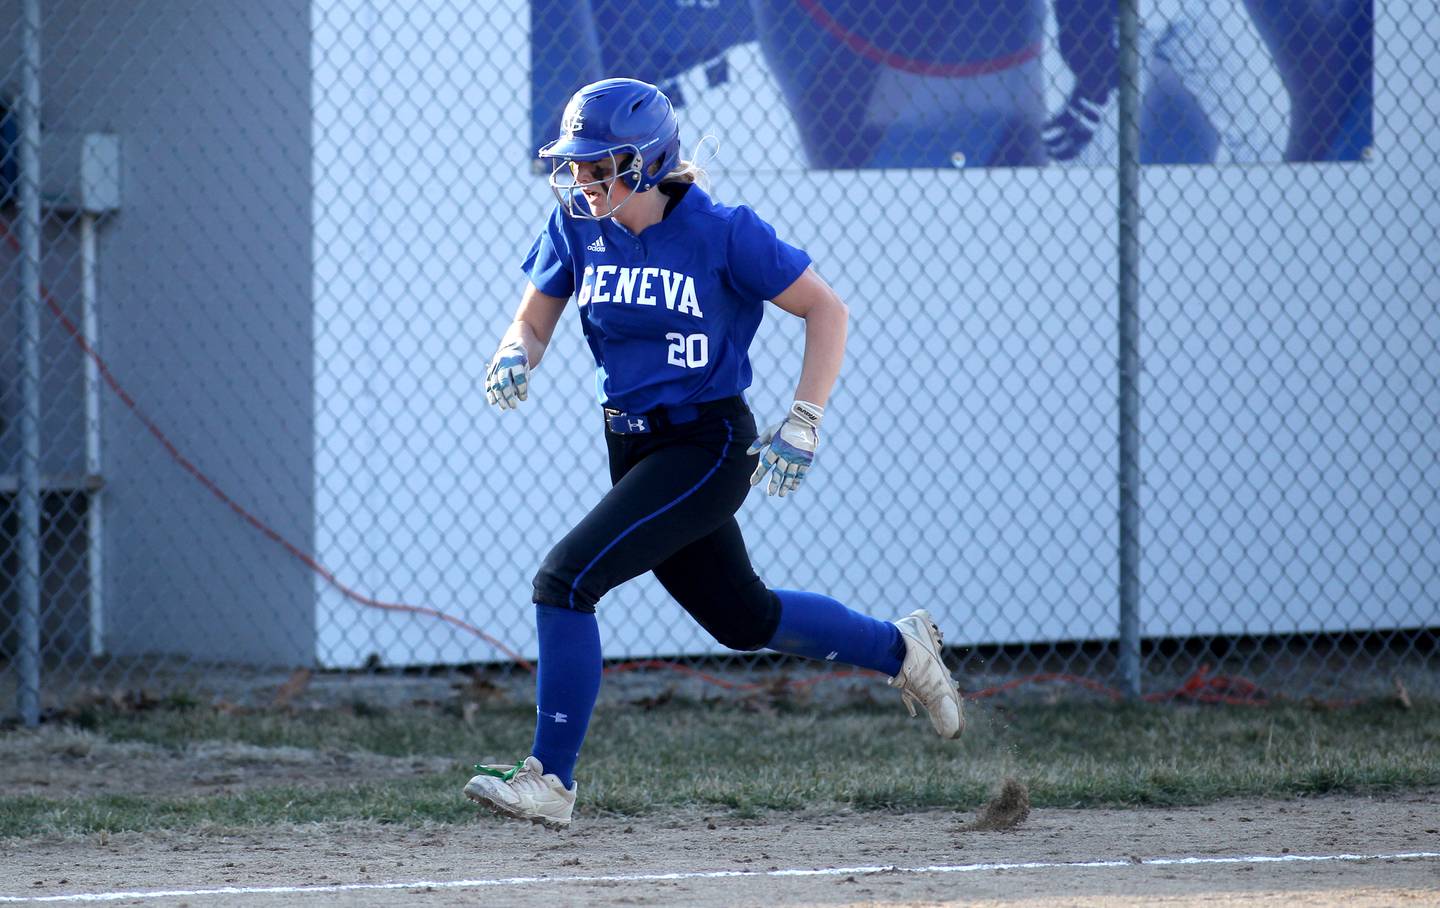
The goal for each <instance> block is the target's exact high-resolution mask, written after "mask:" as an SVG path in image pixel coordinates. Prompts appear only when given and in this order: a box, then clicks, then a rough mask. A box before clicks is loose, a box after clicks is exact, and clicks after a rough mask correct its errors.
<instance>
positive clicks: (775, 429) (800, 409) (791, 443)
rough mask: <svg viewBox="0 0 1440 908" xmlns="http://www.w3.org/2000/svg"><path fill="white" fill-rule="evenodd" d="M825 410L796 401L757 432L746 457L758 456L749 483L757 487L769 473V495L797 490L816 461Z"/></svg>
mask: <svg viewBox="0 0 1440 908" xmlns="http://www.w3.org/2000/svg"><path fill="white" fill-rule="evenodd" d="M824 415H825V408H824V407H822V406H819V405H818V404H812V403H808V402H806V401H803V400H797V401H795V403H793V404H791V405H790V412H789V413H788V414H787V415H786V416H785V418H784V419H782V420H781V421H780V422H778V423H776V424H775V425H773V426H771V427H770V428H768V429H766V430H765V431H764V432H761V433H760V437H759V438H757V439H755V443H754V444H752V445H751V446H750V447H749V449H747V450H746V452H745V453H746V454H759V455H760V464H759V466H757V467H756V468H755V472H754V473H752V474H751V475H750V484H751V485H752V486H753V485H758V484H759V482H760V480H761V479H763V478H764V477H765V474H766V473H769V474H770V487H769V490H768V491H769V494H771V495H779V496H780V497H781V498H784V497H785V496H786V495H787V494H789V493H790V492H793V491H795V490H796V489H798V488H800V483H801V482H802V481H803V480H804V479H805V474H806V473H808V472H809V471H810V464H812V463H814V462H815V448H816V447H817V446H818V445H819V444H820V418H821V417H822V416H824Z"/></svg>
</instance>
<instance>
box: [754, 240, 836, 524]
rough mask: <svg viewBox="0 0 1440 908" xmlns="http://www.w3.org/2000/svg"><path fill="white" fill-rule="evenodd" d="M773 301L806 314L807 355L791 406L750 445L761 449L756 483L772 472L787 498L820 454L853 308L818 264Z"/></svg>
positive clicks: (776, 488)
mask: <svg viewBox="0 0 1440 908" xmlns="http://www.w3.org/2000/svg"><path fill="white" fill-rule="evenodd" d="M772 302H774V303H775V305H776V306H778V307H780V308H781V309H783V310H784V311H786V312H788V313H790V314H791V315H794V316H797V317H799V318H803V319H804V320H805V358H804V361H803V363H802V364H801V367H800V383H799V385H797V386H796V388H795V402H794V403H793V404H791V406H790V412H789V413H787V414H786V416H785V418H784V419H783V420H781V421H780V422H779V423H777V424H775V425H774V426H771V427H770V428H768V429H766V430H765V431H763V432H761V433H760V436H759V437H758V438H756V439H755V443H754V444H753V445H751V446H750V451H749V453H751V454H759V455H760V463H759V464H758V465H757V466H756V467H755V472H754V474H752V475H751V477H750V484H751V485H755V484H757V483H758V482H760V480H761V479H762V478H764V476H765V474H766V473H769V474H770V484H769V493H770V494H771V495H779V496H780V497H782V498H783V497H785V495H786V494H787V493H789V492H793V491H795V490H796V489H798V488H799V487H800V483H801V482H802V481H803V480H804V479H805V474H806V473H807V472H809V470H810V465H811V463H813V462H814V460H815V448H816V447H817V446H818V445H819V444H820V420H821V418H822V417H824V415H825V404H826V402H827V401H829V399H830V391H831V389H832V388H834V387H835V379H836V378H837V377H838V376H839V375H840V364H841V362H842V361H844V359H845V333H846V326H847V323H848V321H849V317H850V310H849V308H848V307H846V305H845V303H844V302H843V301H842V300H841V299H840V296H839V295H838V294H837V293H836V292H835V291H834V290H833V289H832V288H831V287H830V285H829V284H827V283H825V280H824V279H823V278H821V277H820V275H818V274H816V273H815V270H814V269H813V268H806V269H805V271H804V272H802V273H801V275H800V276H799V277H798V278H796V279H795V281H794V282H793V283H792V284H791V285H790V286H789V287H786V288H785V289H784V290H783V291H782V292H780V293H779V294H777V295H776V296H775V298H774V300H772Z"/></svg>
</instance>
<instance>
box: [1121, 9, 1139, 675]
mask: <svg viewBox="0 0 1440 908" xmlns="http://www.w3.org/2000/svg"><path fill="white" fill-rule="evenodd" d="M1138 6H1139V3H1138V0H1119V32H1120V34H1119V40H1120V49H1119V50H1120V61H1119V63H1120V65H1119V69H1120V86H1119V89H1120V91H1119V94H1120V162H1119V176H1120V200H1119V202H1120V223H1119V244H1120V288H1119V289H1120V299H1119V310H1120V311H1119V321H1120V325H1119V327H1120V331H1119V334H1120V350H1119V357H1120V363H1119V365H1120V677H1121V681H1122V683H1123V687H1124V690H1125V692H1126V694H1128V695H1129V696H1130V697H1131V698H1138V697H1139V696H1140V387H1139V386H1140V337H1139V335H1140V314H1139V302H1140V198H1139V196H1140V49H1139V34H1140V28H1139V19H1140V17H1139V10H1138Z"/></svg>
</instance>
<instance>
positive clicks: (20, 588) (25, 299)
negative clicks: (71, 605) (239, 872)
mask: <svg viewBox="0 0 1440 908" xmlns="http://www.w3.org/2000/svg"><path fill="white" fill-rule="evenodd" d="M22 16H23V18H24V20H25V21H24V24H23V31H24V33H23V37H22V40H23V42H24V48H23V50H22V57H23V63H22V64H21V86H22V87H21V94H20V187H19V188H20V223H19V225H18V227H19V229H18V231H17V233H18V234H19V239H20V263H19V264H20V351H19V352H20V483H19V487H18V488H17V489H16V491H15V498H16V503H17V505H18V508H17V509H16V510H17V514H18V516H19V526H17V527H16V541H17V543H18V548H19V555H20V559H19V563H18V564H17V565H16V578H15V580H16V584H15V587H16V592H17V593H18V594H19V597H20V602H19V610H20V614H19V618H20V621H19V624H20V640H19V647H20V651H19V658H18V659H17V660H16V661H17V666H18V668H19V672H20V677H19V679H18V681H19V685H18V687H19V690H18V693H17V696H16V699H17V701H18V702H17V707H18V709H19V711H20V721H21V722H23V723H24V724H26V725H37V724H39V722H40V0H25V3H24V7H23V12H22Z"/></svg>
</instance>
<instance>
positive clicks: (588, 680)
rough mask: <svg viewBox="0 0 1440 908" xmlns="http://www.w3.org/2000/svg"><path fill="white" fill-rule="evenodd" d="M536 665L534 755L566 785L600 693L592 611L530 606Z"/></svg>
mask: <svg viewBox="0 0 1440 908" xmlns="http://www.w3.org/2000/svg"><path fill="white" fill-rule="evenodd" d="M535 623H536V625H537V626H538V627H539V629H540V664H539V666H538V668H537V670H536V677H535V743H534V745H533V746H531V748H530V753H532V754H534V755H535V758H536V759H537V760H539V761H540V762H541V763H542V764H543V765H544V766H545V771H546V772H553V773H554V774H555V775H557V776H559V777H560V781H561V782H564V783H565V787H566V788H569V787H570V784H571V782H572V781H574V772H575V759H576V758H577V757H579V756H580V745H581V743H582V742H584V740H585V729H587V728H588V727H589V726H590V713H592V712H593V711H594V710H595V696H596V695H597V694H599V693H600V626H599V625H598V624H597V623H596V621H595V615H594V613H593V612H577V611H575V610H574V609H568V608H558V607H556V606H553V605H541V604H540V603H538V602H537V603H536V604H535Z"/></svg>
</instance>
